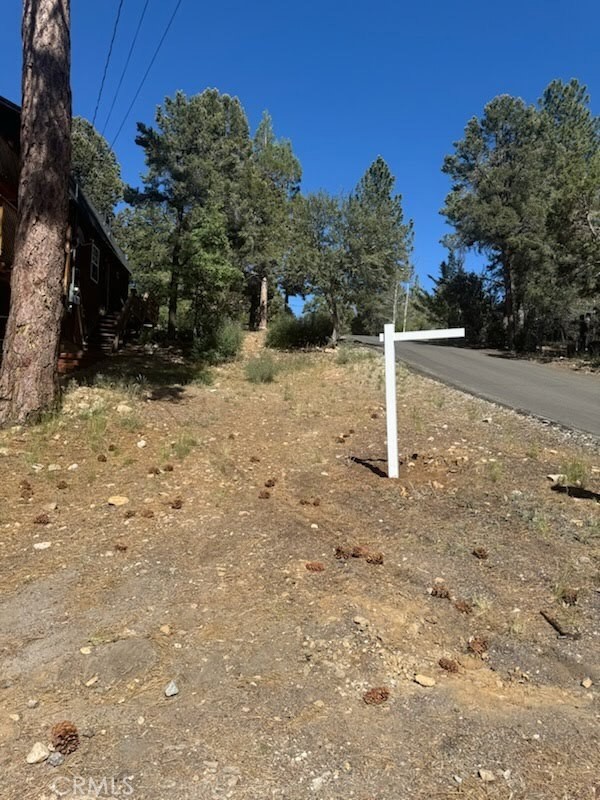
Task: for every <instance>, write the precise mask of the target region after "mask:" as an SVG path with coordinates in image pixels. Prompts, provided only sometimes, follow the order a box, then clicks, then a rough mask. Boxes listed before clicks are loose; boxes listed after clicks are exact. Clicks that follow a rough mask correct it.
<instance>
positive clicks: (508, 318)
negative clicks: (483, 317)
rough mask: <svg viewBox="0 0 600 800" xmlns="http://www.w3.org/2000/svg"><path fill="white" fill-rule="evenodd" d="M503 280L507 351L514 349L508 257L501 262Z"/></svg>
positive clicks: (512, 288)
mask: <svg viewBox="0 0 600 800" xmlns="http://www.w3.org/2000/svg"><path fill="white" fill-rule="evenodd" d="M502 272H503V280H504V327H505V329H506V346H507V347H508V349H509V350H514V347H515V287H514V279H513V274H512V269H511V266H510V262H509V260H508V257H507V256H505V257H504V261H503V269H502Z"/></svg>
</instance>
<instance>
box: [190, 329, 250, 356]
mask: <svg viewBox="0 0 600 800" xmlns="http://www.w3.org/2000/svg"><path fill="white" fill-rule="evenodd" d="M243 341H244V334H243V331H242V326H241V325H240V324H239V323H238V322H232V321H231V320H225V322H222V323H221V324H220V325H218V326H217V327H216V328H214V329H213V330H211V331H209V332H208V333H206V334H204V335H203V336H198V337H196V338H195V339H194V344H193V345H192V358H193V359H194V360H195V361H203V362H204V363H206V364H213V365H215V364H223V363H225V362H226V361H234V360H235V359H236V358H237V357H238V355H239V353H240V350H241V349H242V343H243Z"/></svg>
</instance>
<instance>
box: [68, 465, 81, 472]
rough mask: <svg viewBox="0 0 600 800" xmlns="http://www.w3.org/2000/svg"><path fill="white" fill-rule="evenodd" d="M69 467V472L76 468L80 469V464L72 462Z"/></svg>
mask: <svg viewBox="0 0 600 800" xmlns="http://www.w3.org/2000/svg"><path fill="white" fill-rule="evenodd" d="M67 469H68V470H69V472H75V470H76V469H79V464H71V465H70V466H68V467H67Z"/></svg>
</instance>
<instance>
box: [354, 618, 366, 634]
mask: <svg viewBox="0 0 600 800" xmlns="http://www.w3.org/2000/svg"><path fill="white" fill-rule="evenodd" d="M352 622H353V623H354V624H355V625H357V626H358V629H359V630H360V631H366V630H367V628H368V627H369V620H368V619H365V617H354V619H353V620H352Z"/></svg>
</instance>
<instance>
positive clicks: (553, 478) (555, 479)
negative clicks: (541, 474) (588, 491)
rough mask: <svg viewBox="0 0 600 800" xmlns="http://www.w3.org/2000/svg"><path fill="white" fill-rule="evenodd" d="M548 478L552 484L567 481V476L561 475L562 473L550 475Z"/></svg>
mask: <svg viewBox="0 0 600 800" xmlns="http://www.w3.org/2000/svg"><path fill="white" fill-rule="evenodd" d="M546 477H547V478H548V480H549V481H552V483H562V482H563V481H564V480H565V476H564V475H561V474H560V472H557V473H554V474H552V473H551V474H550V475H546Z"/></svg>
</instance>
